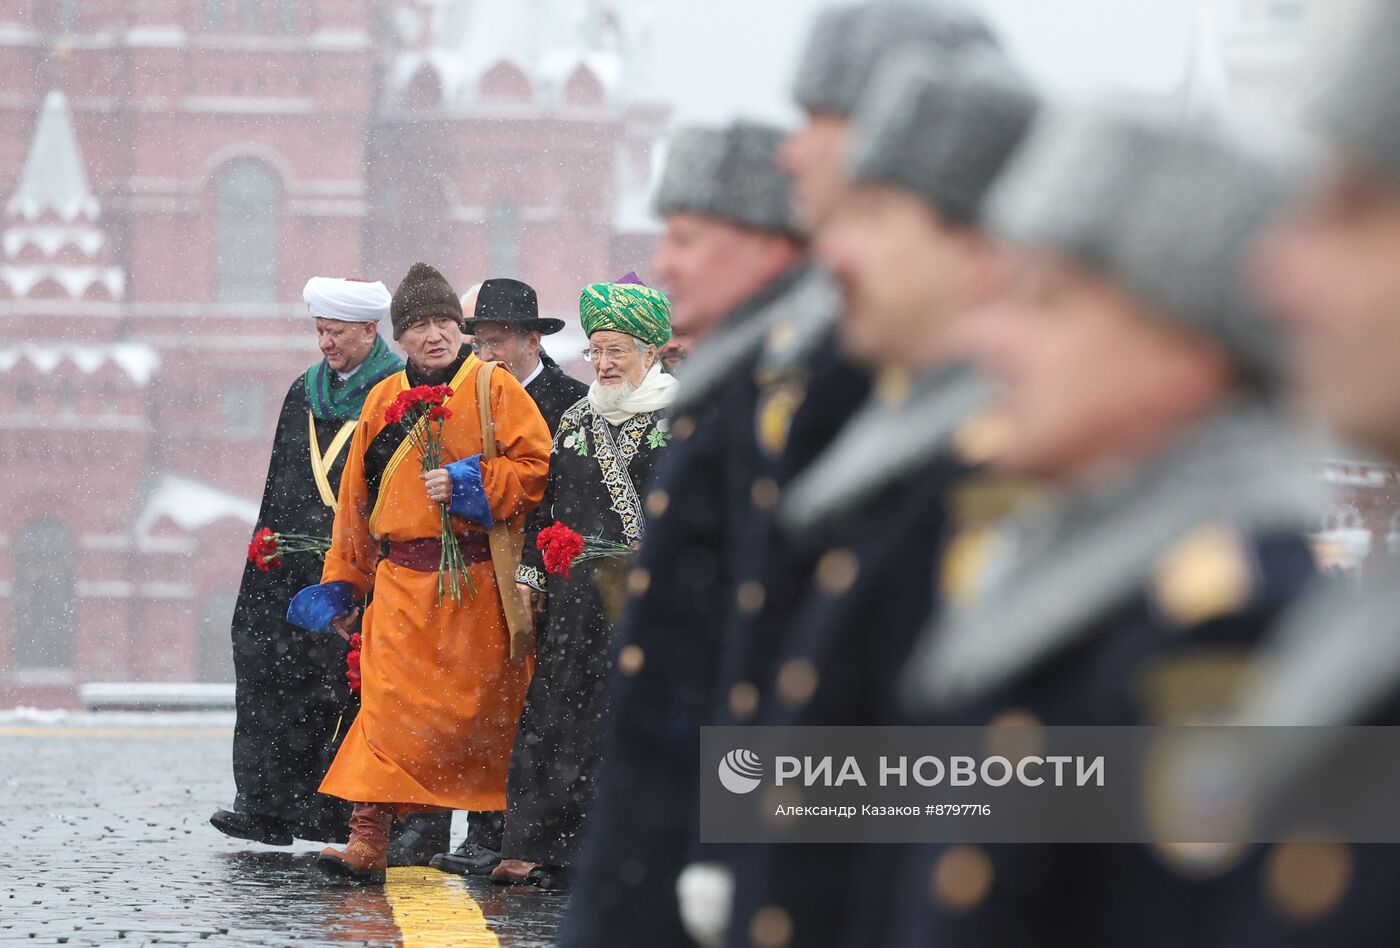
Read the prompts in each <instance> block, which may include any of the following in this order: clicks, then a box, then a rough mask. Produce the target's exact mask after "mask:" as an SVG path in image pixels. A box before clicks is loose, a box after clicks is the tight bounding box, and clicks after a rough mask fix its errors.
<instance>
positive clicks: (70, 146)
mask: <svg viewBox="0 0 1400 948" xmlns="http://www.w3.org/2000/svg"><path fill="white" fill-rule="evenodd" d="M7 210H8V211H9V213H10V215H11V216H13V217H20V218H23V219H25V220H31V221H33V220H38V219H39V218H40V217H41V216H43V214H44V212H45V211H51V212H53V213H54V214H56V215H57V216H58V218H59V219H60V220H62V221H65V222H70V223H71V222H73V221H76V220H78V218H80V217H82V218H86V219H87V220H88V221H96V220H97V216H98V214H99V212H100V210H101V208H100V207H99V205H98V203H97V198H95V197H93V195H92V191H91V190H90V189H89V188H88V179H87V171H86V170H85V169H84V167H83V156H82V152H81V151H79V150H78V137H77V135H75V134H74V132H73V118H72V116H71V115H70V114H69V112H68V99H67V98H66V97H65V96H64V95H63V93H62V92H59V91H58V90H57V89H55V90H53V91H51V92H50V93H49V94H48V96H47V97H46V98H45V99H44V106H43V108H42V109H41V110H40V112H39V121H38V124H37V125H36V126H35V128H34V138H33V140H32V141H31V142H30V145H29V157H28V158H26V159H25V162H24V170H23V171H22V172H21V173H20V177H19V186H18V187H16V188H15V192H14V195H13V196H12V197H11V198H10V203H9V204H8V205H7Z"/></svg>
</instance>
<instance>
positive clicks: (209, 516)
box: [136, 474, 258, 538]
mask: <svg viewBox="0 0 1400 948" xmlns="http://www.w3.org/2000/svg"><path fill="white" fill-rule="evenodd" d="M228 517H232V518H233V519H235V520H241V521H243V522H244V523H246V524H248V525H249V526H252V525H253V524H255V523H257V520H258V504H257V502H256V501H253V500H249V499H247V498H246V497H238V496H235V495H234V494H229V493H225V492H224V491H222V490H219V489H218V488H217V487H213V486H211V485H209V484H204V483H202V482H200V481H195V480H190V479H189V478H185V477H177V476H175V475H174V474H162V475H161V477H160V480H159V481H157V482H156V486H155V489H154V490H152V491H151V495H150V497H148V498H147V500H146V506H145V508H144V509H142V511H141V515H140V516H139V517H137V518H136V535H137V537H142V538H144V537H148V536H150V534H151V532H152V531H153V530H154V529H155V527H156V526H157V525H159V524H160V523H161V522H162V521H164V520H169V521H170V522H171V523H173V524H175V526H177V527H179V528H180V529H181V530H183V531H185V532H187V533H191V532H194V531H195V530H200V529H202V528H204V527H207V526H209V525H210V524H211V523H217V522H218V521H220V520H223V519H225V518H228Z"/></svg>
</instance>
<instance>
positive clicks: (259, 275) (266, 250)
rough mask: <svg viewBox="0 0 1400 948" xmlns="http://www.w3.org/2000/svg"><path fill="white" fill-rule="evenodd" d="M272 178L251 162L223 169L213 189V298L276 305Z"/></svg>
mask: <svg viewBox="0 0 1400 948" xmlns="http://www.w3.org/2000/svg"><path fill="white" fill-rule="evenodd" d="M277 199H278V185H277V178H276V177H275V176H274V175H273V174H272V172H271V171H269V170H268V169H267V167H266V166H264V165H262V164H260V163H259V162H256V161H236V162H233V163H232V164H230V165H228V166H227V167H225V168H224V169H223V170H222V171H221V172H220V173H219V176H218V180H217V182H216V184H215V202H216V209H215V214H214V217H215V219H214V235H215V240H214V243H215V247H214V253H215V257H214V270H215V283H214V298H215V299H216V300H218V301H219V302H220V303H272V302H275V301H276V300H277V255H278V240H277V237H278V235H277Z"/></svg>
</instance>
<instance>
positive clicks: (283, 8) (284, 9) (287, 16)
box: [277, 0, 300, 33]
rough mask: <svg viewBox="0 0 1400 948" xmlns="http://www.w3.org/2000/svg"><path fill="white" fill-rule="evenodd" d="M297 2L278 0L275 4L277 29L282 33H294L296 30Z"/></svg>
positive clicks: (295, 0) (294, 0)
mask: <svg viewBox="0 0 1400 948" xmlns="http://www.w3.org/2000/svg"><path fill="white" fill-rule="evenodd" d="M299 5H300V4H299V3H298V2H297V0H280V2H279V3H278V4H277V29H278V30H279V31H281V32H283V33H295V32H296V29H297V7H298V6H299Z"/></svg>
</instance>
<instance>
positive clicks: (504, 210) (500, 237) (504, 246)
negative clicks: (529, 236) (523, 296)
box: [486, 203, 524, 277]
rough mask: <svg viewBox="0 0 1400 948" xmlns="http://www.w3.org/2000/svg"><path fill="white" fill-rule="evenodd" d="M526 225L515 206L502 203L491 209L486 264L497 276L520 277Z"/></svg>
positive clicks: (487, 232)
mask: <svg viewBox="0 0 1400 948" xmlns="http://www.w3.org/2000/svg"><path fill="white" fill-rule="evenodd" d="M523 234H524V225H523V224H522V223H521V220H520V212H519V211H518V210H516V207H515V205H514V204H510V203H502V204H497V205H496V206H495V207H493V208H491V220H490V222H489V223H488V225H487V231H486V263H487V266H488V267H489V269H490V272H491V273H492V274H494V275H496V276H509V277H518V276H519V275H520V239H521V237H522V236H523Z"/></svg>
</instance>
